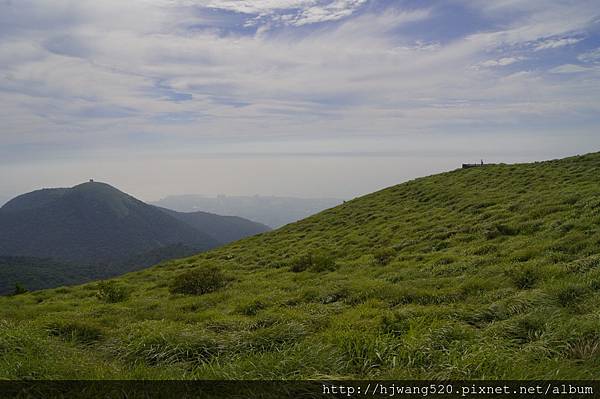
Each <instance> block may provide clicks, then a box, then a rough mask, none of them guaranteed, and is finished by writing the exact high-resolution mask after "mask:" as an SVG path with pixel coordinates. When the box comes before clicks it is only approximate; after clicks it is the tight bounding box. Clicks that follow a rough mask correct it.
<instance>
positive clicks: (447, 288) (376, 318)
mask: <svg viewBox="0 0 600 399" xmlns="http://www.w3.org/2000/svg"><path fill="white" fill-rule="evenodd" d="M599 176H600V154H589V155H585V156H578V157H572V158H567V159H563V160H556V161H548V162H539V163H532V164H519V165H493V166H486V167H480V168H472V169H460V170H456V171H452V172H448V173H442V174H438V175H434V176H429V177H425V178H420V179H416V180H413V181H410V182H407V183H404V184H400V185H397V186H394V187H390V188H387V189H385V190H382V191H379V192H376V193H373V194H370V195H367V196H364V197H361V198H358V199H355V200H352V201H348V202H346V203H345V204H343V205H341V206H338V207H336V208H333V209H330V210H327V211H324V212H322V213H320V214H317V215H315V216H312V217H309V218H307V219H304V220H302V221H300V222H297V223H294V224H290V225H287V226H285V227H283V228H281V229H279V230H276V231H273V232H269V233H266V234H261V235H258V236H254V237H250V238H246V239H243V240H240V241H236V242H234V243H231V244H229V245H226V246H223V247H220V248H218V249H214V250H211V251H208V252H205V253H202V254H198V255H196V256H194V257H190V258H187V259H180V260H174V261H170V262H167V263H164V264H162V265H160V266H157V267H154V268H150V269H146V270H143V271H139V272H135V273H130V274H127V275H125V276H122V277H120V278H117V279H114V280H113V281H112V282H111V283H103V284H98V283H90V284H86V285H83V286H78V287H70V288H61V289H55V290H47V291H40V292H36V293H28V294H23V295H18V296H14V297H11V298H0V320H4V321H2V322H0V323H3V324H0V326H1V327H0V343H2V342H6V343H7V344H5V345H4V346H2V348H3V352H2V355H3V358H2V359H3V361H2V362H1V363H0V378H5V379H19V378H32V377H33V378H42V379H44V378H46V379H47V378H63V379H90V378H91V379H94V378H136V379H139V378H152V379H181V378H197V379H242V380H250V379H258V380H272V379H352V378H355V379H378V380H380V379H394V380H402V379H432V380H436V381H438V380H447V379H460V380H468V379H507V380H508V379H535V380H544V379H593V378H597V376H598V375H599V373H600V322H599V321H600V310H599V309H600V255H599V254H600V238H599V237H600V179H599Z"/></svg>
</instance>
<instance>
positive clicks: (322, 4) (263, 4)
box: [179, 0, 368, 26]
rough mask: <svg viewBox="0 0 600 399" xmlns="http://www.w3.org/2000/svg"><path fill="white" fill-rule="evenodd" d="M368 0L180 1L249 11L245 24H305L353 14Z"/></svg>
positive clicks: (188, 3)
mask: <svg viewBox="0 0 600 399" xmlns="http://www.w3.org/2000/svg"><path fill="white" fill-rule="evenodd" d="M367 1H368V0H196V1H194V0H183V1H180V2H179V4H187V5H195V6H202V7H206V8H209V9H217V10H225V11H230V12H236V13H241V14H247V15H248V16H252V18H250V19H248V20H247V21H246V26H256V25H260V24H262V23H265V21H268V22H271V23H278V24H282V25H291V26H302V25H308V24H314V23H320V22H326V21H337V20H340V19H342V18H345V17H349V16H351V15H352V14H353V13H355V12H356V11H357V10H358V9H359V8H360V7H361V6H363V5H364V4H365V3H367Z"/></svg>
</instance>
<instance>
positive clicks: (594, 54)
mask: <svg viewBox="0 0 600 399" xmlns="http://www.w3.org/2000/svg"><path fill="white" fill-rule="evenodd" d="M577 59H578V60H579V61H581V62H587V63H591V62H599V61H600V47H599V48H596V49H593V50H590V51H586V52H585V53H581V54H579V55H578V56H577Z"/></svg>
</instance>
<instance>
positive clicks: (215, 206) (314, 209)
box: [153, 195, 344, 228]
mask: <svg viewBox="0 0 600 399" xmlns="http://www.w3.org/2000/svg"><path fill="white" fill-rule="evenodd" d="M343 202H344V201H343V200H341V199H336V198H291V197H269V196H259V195H256V196H252V197H234V196H232V197H230V196H225V195H219V196H217V197H204V196H201V195H174V196H169V197H166V198H164V199H161V200H160V201H157V202H154V203H153V204H154V205H157V206H161V207H164V208H169V209H174V210H176V211H180V212H193V211H204V212H211V213H216V214H219V215H234V216H240V217H243V218H248V219H250V220H255V221H257V222H260V223H264V224H266V225H268V226H270V227H272V228H278V227H281V226H283V225H286V224H288V223H292V222H296V221H298V220H301V219H304V218H306V217H308V216H311V215H314V214H315V213H319V212H321V211H323V210H325V209H329V208H332V207H334V206H337V205H340V204H341V203H343Z"/></svg>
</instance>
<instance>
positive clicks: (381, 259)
mask: <svg viewBox="0 0 600 399" xmlns="http://www.w3.org/2000/svg"><path fill="white" fill-rule="evenodd" d="M394 256H396V251H394V249H392V248H379V249H378V250H376V251H375V252H374V253H373V262H374V263H375V264H376V265H380V266H385V265H387V264H388V263H390V262H391V261H392V259H393V258H394Z"/></svg>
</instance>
